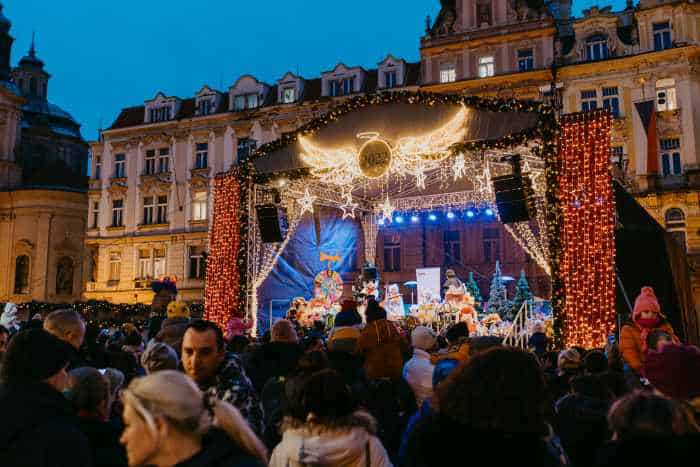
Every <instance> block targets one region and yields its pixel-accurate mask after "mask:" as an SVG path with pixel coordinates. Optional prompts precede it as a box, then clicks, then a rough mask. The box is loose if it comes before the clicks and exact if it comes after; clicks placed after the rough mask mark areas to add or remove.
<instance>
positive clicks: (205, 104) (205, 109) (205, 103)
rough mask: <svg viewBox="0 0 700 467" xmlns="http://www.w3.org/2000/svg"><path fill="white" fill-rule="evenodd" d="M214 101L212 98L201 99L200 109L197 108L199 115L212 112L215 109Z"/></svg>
mask: <svg viewBox="0 0 700 467" xmlns="http://www.w3.org/2000/svg"><path fill="white" fill-rule="evenodd" d="M212 104H213V103H212V101H211V100H210V99H200V100H199V109H198V110H197V113H198V114H199V115H202V116H203V115H209V114H210V113H212V110H213V107H214V106H213V105H212Z"/></svg>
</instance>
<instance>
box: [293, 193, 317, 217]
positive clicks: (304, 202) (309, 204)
mask: <svg viewBox="0 0 700 467" xmlns="http://www.w3.org/2000/svg"><path fill="white" fill-rule="evenodd" d="M314 201H316V197H315V196H312V195H311V194H310V193H309V189H308V188H307V189H306V190H304V196H302V197H301V198H299V199H298V200H297V203H299V208H300V209H301V211H300V212H299V215H300V216H303V215H304V214H305V213H307V212H314Z"/></svg>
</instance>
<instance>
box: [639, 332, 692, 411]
mask: <svg viewBox="0 0 700 467" xmlns="http://www.w3.org/2000/svg"><path fill="white" fill-rule="evenodd" d="M644 375H645V376H646V377H647V379H648V380H649V382H650V383H651V384H652V385H653V386H654V387H655V388H656V389H658V390H659V391H661V392H662V393H664V394H665V395H667V396H669V397H673V398H675V399H683V400H691V399H695V398H696V397H700V349H698V348H697V347H695V346H693V345H675V344H668V345H665V346H664V348H663V349H661V351H660V352H654V351H651V352H649V353H648V354H647V357H646V360H645V361H644Z"/></svg>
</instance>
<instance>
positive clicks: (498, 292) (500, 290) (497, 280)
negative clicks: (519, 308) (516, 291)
mask: <svg viewBox="0 0 700 467" xmlns="http://www.w3.org/2000/svg"><path fill="white" fill-rule="evenodd" d="M488 312H489V313H498V315H499V316H500V317H501V319H512V316H511V304H510V302H509V301H508V293H507V290H506V285H505V284H504V283H503V277H502V276H501V264H500V262H498V261H496V270H495V271H494V272H493V279H491V290H490V292H489V309H488Z"/></svg>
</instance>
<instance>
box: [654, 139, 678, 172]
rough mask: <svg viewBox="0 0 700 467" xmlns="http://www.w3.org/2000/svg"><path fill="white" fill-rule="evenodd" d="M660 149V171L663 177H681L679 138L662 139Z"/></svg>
mask: <svg viewBox="0 0 700 467" xmlns="http://www.w3.org/2000/svg"><path fill="white" fill-rule="evenodd" d="M659 146H660V147H661V171H662V175H663V176H664V177H668V176H669V175H681V174H682V172H683V171H682V167H681V140H680V139H679V138H669V139H662V140H660V141H659Z"/></svg>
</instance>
